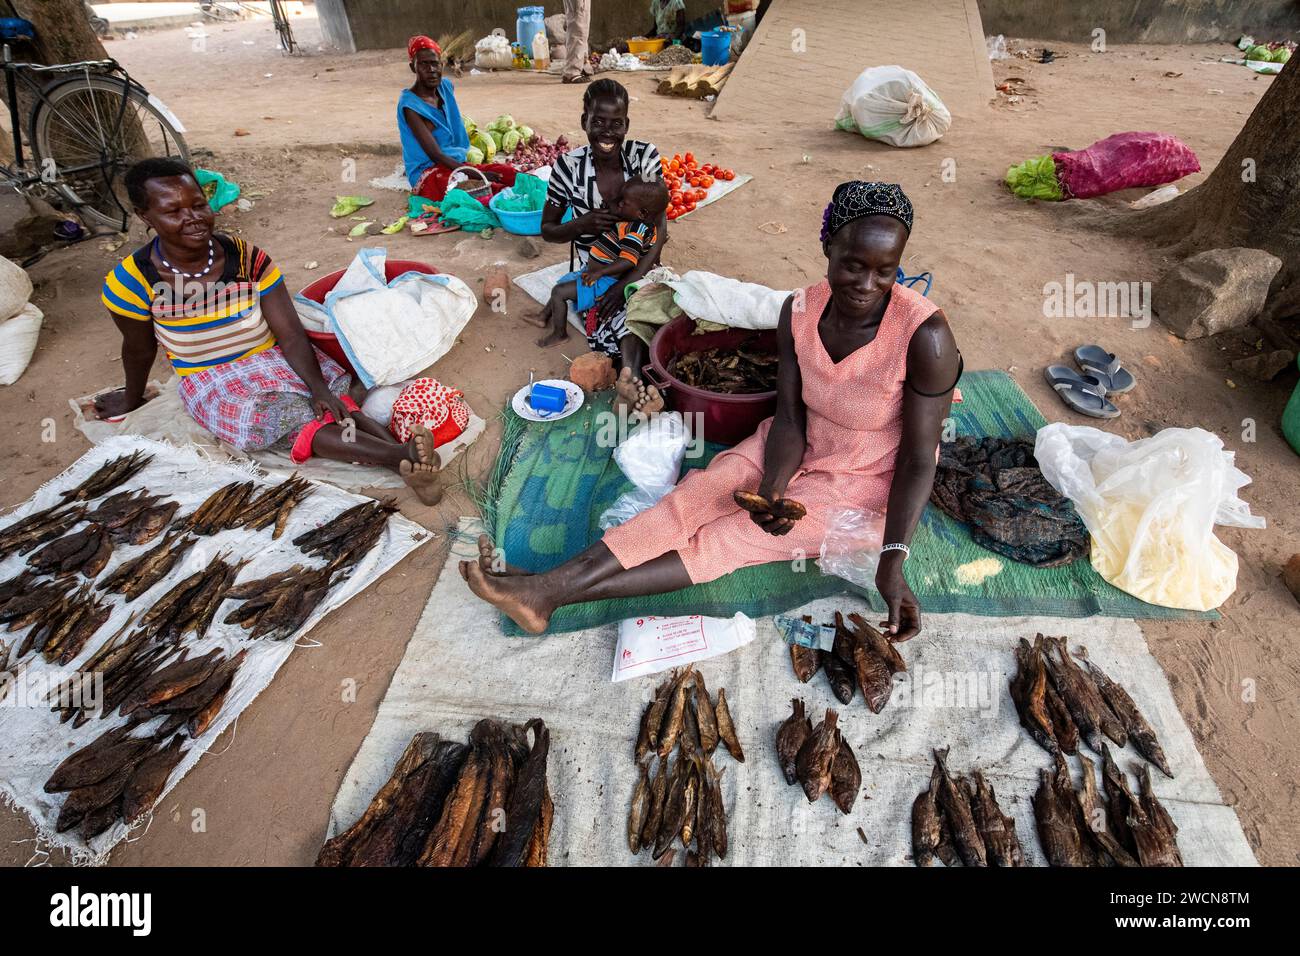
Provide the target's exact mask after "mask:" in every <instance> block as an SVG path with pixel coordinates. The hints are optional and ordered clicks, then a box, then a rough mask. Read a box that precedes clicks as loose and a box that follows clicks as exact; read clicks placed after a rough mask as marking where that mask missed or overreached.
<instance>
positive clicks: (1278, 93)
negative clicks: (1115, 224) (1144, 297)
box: [1124, 57, 1300, 319]
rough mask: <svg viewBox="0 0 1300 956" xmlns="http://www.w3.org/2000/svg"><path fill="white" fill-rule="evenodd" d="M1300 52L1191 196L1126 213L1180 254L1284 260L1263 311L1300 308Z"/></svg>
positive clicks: (1136, 227) (1137, 227) (1276, 313)
mask: <svg viewBox="0 0 1300 956" xmlns="http://www.w3.org/2000/svg"><path fill="white" fill-rule="evenodd" d="M1298 61H1300V57H1296V58H1293V59H1292V60H1291V62H1289V63H1287V64H1286V65H1285V66H1284V67H1283V68H1282V72H1281V73H1280V74H1278V75H1277V76H1276V77H1274V78H1273V79H1272V80H1271V81H1270V83H1269V88H1268V90H1267V91H1266V92H1265V93H1264V95H1263V96H1262V97H1260V100H1259V103H1257V104H1256V106H1255V109H1254V110H1253V111H1252V112H1251V114H1250V116H1249V117H1248V118H1247V120H1246V125H1245V126H1243V127H1242V129H1241V132H1240V133H1238V134H1237V138H1236V139H1235V140H1233V143H1232V146H1231V147H1229V149H1228V152H1227V154H1226V155H1224V157H1223V159H1222V160H1220V161H1219V165H1218V166H1216V167H1215V168H1214V171H1213V172H1211V173H1210V175H1209V176H1208V177H1207V178H1206V180H1205V181H1204V182H1203V183H1201V184H1200V185H1199V186H1197V187H1196V188H1195V189H1193V190H1191V191H1190V192H1188V193H1187V194H1186V195H1183V196H1180V197H1178V198H1177V199H1173V200H1171V201H1169V202H1167V203H1164V204H1162V205H1160V206H1156V207H1155V208H1154V209H1150V210H1145V211H1143V212H1140V213H1133V214H1131V215H1130V216H1126V217H1125V219H1124V222H1125V223H1127V224H1130V225H1131V227H1132V230H1133V231H1134V232H1135V233H1137V234H1138V235H1143V236H1148V237H1150V238H1152V239H1155V240H1156V241H1157V242H1165V243H1168V244H1170V245H1171V246H1172V250H1171V251H1173V252H1175V253H1177V254H1179V255H1192V254H1194V253H1196V252H1200V251H1202V250H1205V249H1221V248H1226V247H1229V246H1249V247H1251V248H1255V249H1264V250H1267V251H1268V252H1271V253H1273V254H1274V255H1275V256H1278V257H1279V258H1280V259H1281V260H1282V268H1281V269H1280V270H1279V271H1278V274H1277V277H1276V278H1275V279H1274V280H1273V284H1272V286H1271V287H1270V289H1269V296H1268V301H1267V302H1266V303H1265V306H1264V312H1263V315H1264V316H1265V317H1267V318H1274V319H1277V318H1284V317H1286V316H1291V315H1295V314H1297V313H1300V62H1298Z"/></svg>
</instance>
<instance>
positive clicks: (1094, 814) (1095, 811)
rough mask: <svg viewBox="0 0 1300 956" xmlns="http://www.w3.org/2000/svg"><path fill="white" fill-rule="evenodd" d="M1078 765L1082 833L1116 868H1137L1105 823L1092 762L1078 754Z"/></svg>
mask: <svg viewBox="0 0 1300 956" xmlns="http://www.w3.org/2000/svg"><path fill="white" fill-rule="evenodd" d="M1079 764H1080V766H1082V767H1083V787H1082V788H1081V789H1080V790H1079V791H1078V792H1077V793H1076V794H1075V796H1076V797H1077V799H1078V803H1079V811H1080V813H1081V815H1082V819H1083V822H1084V832H1085V833H1086V834H1087V836H1088V837H1089V839H1091V840H1092V842H1093V843H1094V844H1095V845H1096V848H1097V849H1098V850H1101V851H1103V852H1104V853H1105V854H1106V855H1107V856H1109V857H1110V858H1111V859H1112V860H1113V861H1114V862H1115V864H1116V865H1117V866H1137V865H1138V861H1137V860H1136V859H1134V858H1133V855H1132V854H1131V853H1129V851H1128V850H1127V849H1125V848H1124V846H1123V845H1121V844H1120V842H1119V840H1118V838H1116V836H1115V834H1113V833H1111V831H1110V827H1109V825H1108V824H1107V821H1106V808H1105V807H1104V806H1102V803H1101V796H1100V794H1098V792H1097V777H1096V774H1095V772H1094V767H1093V763H1092V761H1091V760H1089V759H1088V758H1087V757H1085V756H1084V755H1083V754H1079Z"/></svg>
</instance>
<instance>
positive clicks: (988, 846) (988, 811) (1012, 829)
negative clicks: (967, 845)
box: [963, 770, 1025, 866]
mask: <svg viewBox="0 0 1300 956" xmlns="http://www.w3.org/2000/svg"><path fill="white" fill-rule="evenodd" d="M971 777H972V778H973V779H974V781H975V784H974V787H972V786H971V785H970V783H969V782H968V781H963V783H964V785H965V788H966V796H967V798H968V800H969V801H970V805H971V810H972V812H973V813H974V816H975V827H976V829H977V830H978V831H979V835H980V838H981V839H982V840H983V842H984V849H985V851H986V852H987V854H988V861H989V862H990V863H991V864H993V865H994V866H1024V863H1025V854H1024V851H1023V850H1022V849H1021V848H1020V838H1019V837H1018V836H1016V824H1015V821H1014V820H1013V819H1012V818H1011V817H1009V816H1007V815H1006V814H1005V813H1003V812H1002V808H1001V807H1000V806H998V798H997V794H995V793H994V792H993V787H992V785H991V784H990V783H989V782H988V781H987V780H985V779H984V774H983V772H982V771H979V770H975V771H973V772H972V773H971Z"/></svg>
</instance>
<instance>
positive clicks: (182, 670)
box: [119, 648, 223, 717]
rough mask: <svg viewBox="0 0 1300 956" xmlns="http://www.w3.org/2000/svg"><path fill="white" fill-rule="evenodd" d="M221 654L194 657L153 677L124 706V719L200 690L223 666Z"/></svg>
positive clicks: (175, 663) (136, 689)
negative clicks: (187, 692) (192, 690)
mask: <svg viewBox="0 0 1300 956" xmlns="http://www.w3.org/2000/svg"><path fill="white" fill-rule="evenodd" d="M222 659H223V658H222V655H221V651H219V650H216V649H215V648H214V649H213V650H210V651H208V653H206V654H204V655H203V656H202V657H191V658H189V659H188V660H178V661H175V662H174V663H172V664H168V665H167V666H165V667H162V668H160V669H158V670H156V671H154V672H153V673H152V674H150V675H149V677H147V678H146V679H145V680H144V681H142V682H141V683H140V685H139V686H137V687H136V688H135V689H134V690H133V691H132V692H131V694H130V696H128V697H127V699H126V700H125V701H123V702H122V706H121V708H120V711H119V712H120V713H121V714H122V716H123V717H125V716H128V715H129V714H131V713H132V712H133V711H135V710H138V709H140V708H141V707H156V706H158V705H159V704H162V703H165V702H166V701H169V700H171V699H172V698H173V697H177V696H179V695H180V694H183V693H185V692H186V691H187V690H190V689H191V688H193V687H198V686H199V685H200V684H202V683H203V682H204V681H205V680H207V679H208V678H209V677H210V676H211V675H212V672H213V671H215V670H216V669H217V667H218V666H220V664H221V662H222Z"/></svg>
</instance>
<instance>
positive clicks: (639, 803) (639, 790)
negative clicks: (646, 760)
mask: <svg viewBox="0 0 1300 956" xmlns="http://www.w3.org/2000/svg"><path fill="white" fill-rule="evenodd" d="M638 769H639V770H640V774H639V775H638V776H637V781H636V787H635V789H633V791H632V810H631V812H630V813H628V815H627V848H628V849H629V850H631V851H632V852H633V853H640V852H641V831H642V829H644V828H645V821H646V818H647V817H648V816H649V815H650V774H649V771H648V769H647V767H646V765H645V764H640V765H639V767H638Z"/></svg>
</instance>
